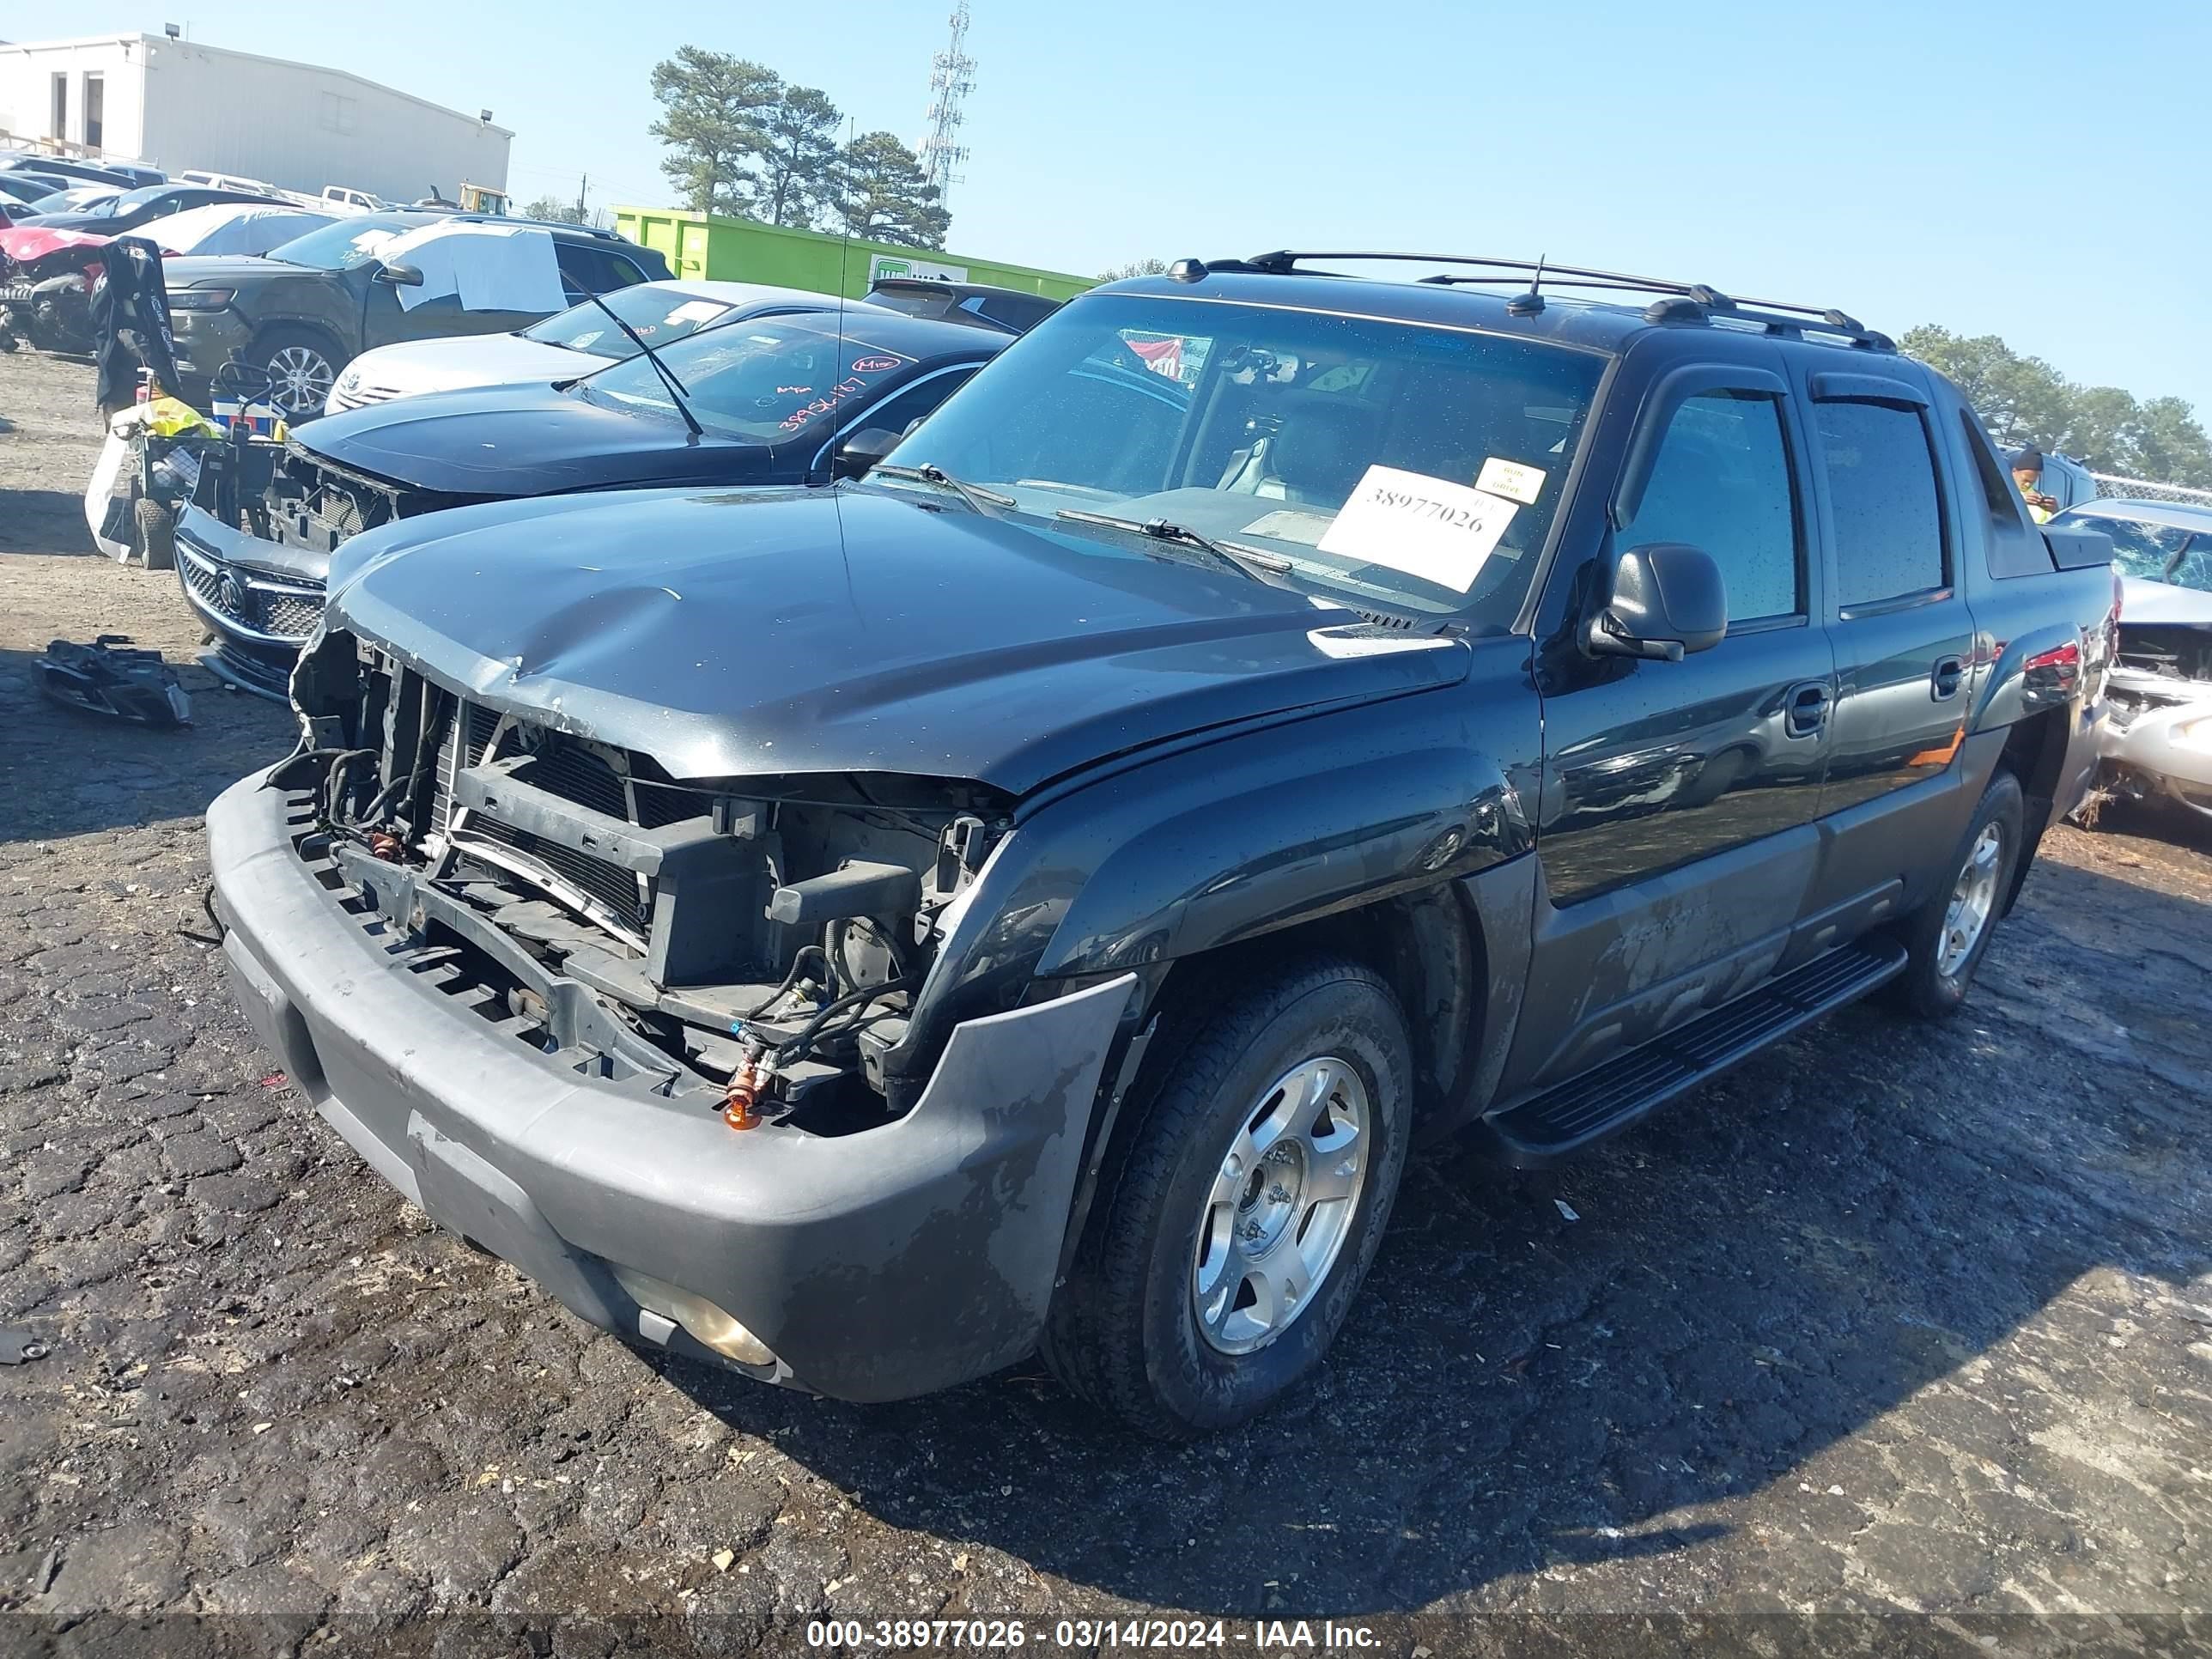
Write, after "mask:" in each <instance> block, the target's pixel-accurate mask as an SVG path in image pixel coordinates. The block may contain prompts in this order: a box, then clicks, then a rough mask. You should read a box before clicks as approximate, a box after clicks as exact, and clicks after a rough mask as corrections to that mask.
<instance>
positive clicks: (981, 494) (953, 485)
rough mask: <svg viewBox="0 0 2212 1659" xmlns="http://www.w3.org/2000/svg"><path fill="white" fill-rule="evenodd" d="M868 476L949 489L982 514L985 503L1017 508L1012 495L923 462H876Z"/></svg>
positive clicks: (1017, 503) (1017, 504)
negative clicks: (886, 463) (900, 464)
mask: <svg viewBox="0 0 2212 1659" xmlns="http://www.w3.org/2000/svg"><path fill="white" fill-rule="evenodd" d="M868 476H869V477H878V476H881V477H886V478H914V479H917V480H919V481H920V482H921V483H926V484H935V485H936V486H937V487H938V488H939V489H949V490H951V492H952V493H953V494H954V495H957V496H959V497H960V499H961V500H962V501H965V502H967V503H968V505H969V507H973V508H974V509H975V511H976V512H978V513H981V512H982V510H983V508H984V506H985V505H986V503H987V504H988V505H990V506H992V507H1018V506H1019V505H1020V503H1019V502H1018V501H1015V500H1014V498H1013V497H1012V495H1000V493H999V492H998V491H997V490H995V489H984V488H983V486H982V485H981V484H971V483H969V482H968V481H967V480H966V479H965V478H956V477H953V476H952V475H951V473H950V472H947V471H945V469H944V468H943V467H941V466H937V465H933V464H932V463H930V462H928V461H924V462H923V463H922V464H921V465H920V466H886V465H884V463H883V462H881V461H878V462H877V463H876V464H875V465H873V466H872V467H870V468H869V469H868Z"/></svg>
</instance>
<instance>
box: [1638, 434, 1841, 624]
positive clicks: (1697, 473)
mask: <svg viewBox="0 0 2212 1659" xmlns="http://www.w3.org/2000/svg"><path fill="white" fill-rule="evenodd" d="M1628 539H1629V542H1630V544H1632V545H1633V544H1645V543H1650V542H1687V543H1688V544H1691V545H1692V547H1700V548H1703V549H1704V550H1705V551H1706V552H1707V553H1709V554H1711V556H1712V558H1713V562H1715V563H1717V565H1719V566H1720V568H1721V579H1722V580H1723V583H1724V584H1725V585H1726V587H1727V592H1728V617H1729V623H1731V624H1734V623H1747V622H1757V621H1761V620H1765V619H1767V618H1771V617H1790V616H1796V615H1797V614H1798V613H1800V612H1801V611H1802V610H1803V609H1804V604H1803V594H1804V582H1803V579H1802V559H1801V556H1800V553H1799V546H1800V538H1799V536H1798V534H1797V503H1796V491H1795V489H1793V488H1792V486H1791V483H1790V454H1789V450H1788V449H1787V447H1785V446H1784V442H1783V438H1782V407H1781V405H1780V404H1779V403H1778V402H1777V401H1776V399H1775V398H1773V397H1772V396H1771V395H1769V394H1768V393H1765V392H1700V393H1699V394H1698V395H1697V396H1695V397H1691V398H1684V399H1683V400H1682V402H1681V404H1680V405H1679V406H1678V407H1677V408H1676V409H1675V410H1674V416H1672V418H1671V419H1670V420H1669V421H1668V426H1667V435H1666V437H1665V439H1664V440H1663V441H1662V442H1661V444H1660V447H1659V454H1658V457H1657V459H1656V460H1655V461H1654V462H1653V464H1652V470H1651V479H1650V483H1648V484H1646V485H1645V486H1644V500H1643V501H1642V503H1641V504H1640V505H1639V506H1638V507H1637V510H1636V520H1635V522H1634V523H1633V524H1632V525H1631V526H1630V527H1629V532H1628Z"/></svg>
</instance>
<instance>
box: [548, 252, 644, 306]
mask: <svg viewBox="0 0 2212 1659" xmlns="http://www.w3.org/2000/svg"><path fill="white" fill-rule="evenodd" d="M553 257H554V258H555V260H556V262H557V263H558V264H559V265H560V267H561V285H562V287H563V288H564V289H567V290H568V298H569V300H570V301H571V302H572V303H580V302H581V301H583V300H584V298H585V296H586V295H592V294H612V293H613V292H615V291H616V290H617V289H624V288H628V287H629V286H630V285H631V284H632V283H635V282H637V281H638V280H639V279H640V277H641V272H640V271H639V270H638V268H637V267H636V266H635V265H634V264H631V263H630V262H629V260H627V259H624V258H618V257H617V256H616V255H614V254H612V253H610V252H607V251H606V250H605V248H596V247H586V246H583V245H582V244H580V243H577V242H564V241H561V240H558V239H557V238H556V240H555V241H554V244H553Z"/></svg>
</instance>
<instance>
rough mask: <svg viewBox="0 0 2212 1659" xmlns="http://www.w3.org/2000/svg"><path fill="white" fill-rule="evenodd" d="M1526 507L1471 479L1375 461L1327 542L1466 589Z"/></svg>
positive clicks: (1324, 545)
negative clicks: (1453, 480)
mask: <svg viewBox="0 0 2212 1659" xmlns="http://www.w3.org/2000/svg"><path fill="white" fill-rule="evenodd" d="M1520 510H1521V506H1520V503H1519V502H1517V501H1507V500H1505V499H1504V497H1503V496H1499V495H1491V494H1489V493H1488V492H1487V491H1486V490H1480V489H1470V488H1469V487H1468V486H1467V485H1466V484H1455V483H1449V482H1447V481H1446V480H1444V479H1443V478H1431V477H1427V476H1426V475H1425V474H1424V473H1419V472H1401V471H1399V470H1398V469H1397V468H1396V467H1395V466H1370V467H1369V468H1368V469H1367V474H1366V476H1365V477H1363V478H1361V479H1360V481H1359V483H1358V488H1356V489H1353V490H1352V499H1351V500H1349V501H1346V502H1345V504H1344V510H1343V511H1342V512H1340V513H1338V514H1337V515H1336V522H1335V523H1334V524H1332V525H1331V526H1329V527H1328V534H1327V535H1325V536H1323V537H1322V538H1321V542H1320V547H1321V550H1322V552H1324V553H1334V554H1336V555H1338V556H1340V557H1344V558H1352V559H1360V560H1364V561H1365V562H1367V563H1369V564H1379V565H1383V566H1385V567H1387V568H1389V569H1392V570H1402V571H1404V572H1405V573H1406V574H1407V575H1409V576H1418V577H1419V578H1420V580H1423V581H1428V582H1434V583H1436V584H1437V586H1439V587H1449V588H1450V589H1451V590H1452V591H1453V592H1457V593H1464V592H1467V591H1468V589H1469V588H1470V587H1473V586H1474V579H1475V578H1476V577H1477V576H1479V575H1480V574H1482V567H1483V565H1484V564H1485V563H1486V562H1488V560H1489V558H1490V556H1491V555H1492V553H1493V552H1495V551H1496V550H1497V549H1498V540H1499V538H1501V537H1503V536H1504V534H1505V527H1506V526H1508V525H1510V524H1511V523H1512V522H1513V515H1514V514H1515V513H1518V512H1519V511H1520Z"/></svg>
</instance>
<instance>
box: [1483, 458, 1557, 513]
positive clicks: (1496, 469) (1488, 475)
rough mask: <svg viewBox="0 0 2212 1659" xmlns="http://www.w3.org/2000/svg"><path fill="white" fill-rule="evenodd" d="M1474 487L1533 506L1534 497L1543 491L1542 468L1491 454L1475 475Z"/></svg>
mask: <svg viewBox="0 0 2212 1659" xmlns="http://www.w3.org/2000/svg"><path fill="white" fill-rule="evenodd" d="M1474 487H1475V488H1476V489H1480V490H1481V491H1482V492H1483V493H1484V494H1486V495H1503V496H1504V497H1505V499H1506V500H1507V501H1518V502H1520V503H1521V505H1522V506H1523V507H1534V505H1535V504H1536V497H1537V496H1539V495H1541V494H1543V492H1544V469H1543V468H1542V467H1541V466H1524V465H1522V464H1521V463H1520V462H1519V461H1509V460H1506V459H1504V458H1503V457H1502V456H1498V455H1492V456H1490V457H1488V458H1487V459H1485V460H1484V462H1483V463H1482V471H1480V472H1479V473H1477V474H1476V475H1475V479H1474Z"/></svg>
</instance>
